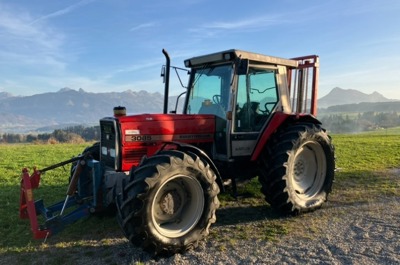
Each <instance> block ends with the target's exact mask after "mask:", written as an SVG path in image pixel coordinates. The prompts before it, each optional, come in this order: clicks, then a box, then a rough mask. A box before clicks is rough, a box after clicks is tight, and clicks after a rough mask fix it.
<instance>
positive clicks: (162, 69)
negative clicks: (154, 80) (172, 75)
mask: <svg viewBox="0 0 400 265" xmlns="http://www.w3.org/2000/svg"><path fill="white" fill-rule="evenodd" d="M160 76H161V77H162V78H163V83H164V84H165V65H163V66H162V67H161V75H160Z"/></svg>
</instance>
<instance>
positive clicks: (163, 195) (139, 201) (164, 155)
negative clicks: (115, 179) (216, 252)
mask: <svg viewBox="0 0 400 265" xmlns="http://www.w3.org/2000/svg"><path fill="white" fill-rule="evenodd" d="M215 180H216V176H215V173H214V172H213V171H212V170H211V169H210V167H209V165H207V164H205V163H204V162H203V161H202V160H201V159H200V158H199V157H198V156H196V155H195V154H192V153H184V152H180V151H162V152H159V153H158V154H157V155H155V156H153V157H150V158H148V159H145V160H144V161H143V162H142V164H141V165H140V166H139V167H138V168H137V169H136V170H135V171H134V174H133V177H131V180H130V182H129V183H127V184H126V187H125V188H124V191H123V194H122V195H121V197H120V199H119V200H118V202H117V204H118V215H119V216H118V219H119V223H120V226H121V228H122V230H123V231H124V233H125V235H126V237H127V238H128V239H129V241H130V242H131V243H132V244H134V245H136V246H139V247H142V248H144V249H145V250H146V251H148V252H151V253H154V254H173V253H177V252H184V251H186V250H188V249H191V248H194V247H196V246H197V245H198V242H199V240H201V239H203V238H204V237H205V236H207V235H208V233H209V227H210V225H211V224H212V223H214V222H215V221H216V216H215V212H216V210H217V208H218V207H219V200H218V197H217V195H218V193H219V187H218V185H217V183H216V181H215Z"/></svg>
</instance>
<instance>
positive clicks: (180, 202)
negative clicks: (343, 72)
mask: <svg viewBox="0 0 400 265" xmlns="http://www.w3.org/2000/svg"><path fill="white" fill-rule="evenodd" d="M163 53H164V55H165V56H166V60H167V62H166V66H165V68H164V71H163V73H164V77H165V81H166V82H165V95H164V97H165V102H164V113H163V114H140V115H126V114H125V109H124V108H123V107H120V108H115V110H114V111H115V112H114V116H113V117H107V118H103V119H101V120H100V128H101V141H100V143H97V144H95V145H93V146H91V147H89V148H87V149H86V150H84V152H83V153H82V155H79V156H77V157H76V158H73V159H70V160H68V161H65V162H61V163H59V164H57V165H53V166H50V167H48V168H45V169H42V170H34V172H33V174H32V175H29V173H28V170H27V169H24V171H23V174H22V178H23V179H22V184H21V206H20V216H21V218H29V219H30V221H31V227H32V231H33V233H34V236H35V238H42V237H46V236H48V235H51V234H54V233H56V232H57V231H59V230H60V229H61V228H63V227H64V225H65V224H67V223H70V222H74V221H75V220H77V219H79V218H81V217H83V216H86V215H88V214H91V213H95V212H98V211H101V210H104V209H107V208H110V206H113V205H114V206H115V205H116V209H117V218H118V221H119V224H120V226H121V228H122V230H123V232H124V234H125V235H126V237H127V238H128V239H129V241H130V242H131V243H133V244H134V245H137V246H140V247H142V248H144V249H145V250H147V251H149V252H154V253H168V254H171V253H177V252H183V251H185V250H188V249H190V248H193V247H196V246H197V244H198V242H199V240H201V239H203V238H204V237H205V236H207V235H208V233H209V227H210V225H211V224H212V223H214V222H215V221H216V211H217V209H218V207H219V200H218V194H219V193H220V191H222V190H224V184H223V183H225V182H226V181H227V180H231V183H232V185H233V190H234V192H236V181H239V180H243V179H250V178H253V177H257V176H258V179H259V181H260V183H261V191H262V193H263V194H264V195H265V200H266V201H267V202H268V203H269V204H270V205H271V206H272V207H273V208H274V209H276V210H278V211H279V212H281V213H283V214H297V213H301V212H307V211H312V210H314V209H317V208H319V207H321V205H322V204H323V203H324V202H325V201H326V200H327V197H328V194H329V193H330V191H331V187H332V182H333V178H334V169H335V156H334V147H333V145H332V143H331V138H330V137H329V136H328V134H327V133H326V131H325V130H324V129H323V128H322V127H321V123H320V122H319V121H318V120H317V119H316V112H317V86H318V69H319V58H318V56H305V57H299V58H293V59H283V58H278V57H272V56H266V55H262V54H256V53H250V52H245V51H240V50H227V51H223V52H218V53H214V54H209V55H204V56H199V57H194V58H191V59H188V60H185V66H186V67H187V68H190V78H189V84H188V87H187V91H186V96H185V102H184V108H183V113H182V114H176V110H174V111H171V113H167V112H168V110H167V106H168V94H169V93H168V90H169V72H170V68H171V66H170V59H169V56H168V53H167V52H165V51H164V50H163ZM178 101H179V97H178ZM177 105H178V104H177ZM67 163H72V170H71V177H70V185H69V189H68V195H67V198H66V199H65V200H64V201H62V202H60V203H58V204H56V205H53V206H50V207H45V206H44V203H43V201H41V200H39V201H36V202H34V201H33V195H32V189H34V188H37V187H38V186H39V182H40V176H41V174H42V173H43V172H45V171H47V170H50V169H53V168H55V167H58V166H62V165H65V164H67ZM72 207H74V208H73V210H70V211H69V213H68V214H65V209H67V208H72ZM39 214H42V215H43V216H44V217H45V223H44V224H42V225H38V223H37V217H36V216H37V215H39Z"/></svg>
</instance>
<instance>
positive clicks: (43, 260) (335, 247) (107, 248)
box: [0, 196, 400, 265]
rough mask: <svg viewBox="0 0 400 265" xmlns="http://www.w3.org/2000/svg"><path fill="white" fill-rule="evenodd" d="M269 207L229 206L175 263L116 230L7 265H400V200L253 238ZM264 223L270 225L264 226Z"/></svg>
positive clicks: (303, 218)
mask: <svg viewBox="0 0 400 265" xmlns="http://www.w3.org/2000/svg"><path fill="white" fill-rule="evenodd" d="M239 203H240V202H239ZM239 206H240V205H239ZM268 209H269V208H267V207H260V206H256V207H251V206H250V207H249V206H247V207H238V208H235V207H233V208H231V209H230V208H228V209H227V208H221V209H219V210H218V211H217V223H216V224H214V225H213V226H212V227H211V231H212V232H211V234H210V236H208V237H207V238H206V240H204V241H202V242H201V243H200V245H199V247H198V248H196V249H195V250H192V251H189V252H187V253H185V254H176V255H174V256H171V257H167V258H166V257H164V258H156V259H155V258H154V257H151V256H149V255H148V254H147V253H146V252H143V251H142V250H141V249H139V248H135V247H133V246H132V245H131V244H129V242H128V241H127V240H126V239H125V238H124V237H123V236H122V234H121V232H116V233H115V235H111V236H110V238H107V239H100V240H96V239H93V240H87V245H86V244H83V245H80V246H78V247H77V246H74V245H73V242H72V243H71V245H65V246H63V247H59V246H58V247H57V246H55V245H50V246H48V247H45V248H42V249H37V250H35V251H31V252H25V253H3V254H1V253H0V264H15V258H16V255H17V256H18V263H20V264H85V265H88V264H98V265H102V264H107V265H109V264H180V265H185V264H191V265H192V264H217V265H219V264H221V265H222V264H232V265H235V264H246V265H248V264H346V265H347V264H400V225H399V220H400V198H399V197H394V196H390V197H380V198H378V199H374V201H371V202H368V201H366V202H357V203H343V201H334V200H333V201H330V202H328V203H326V204H325V205H324V206H323V207H322V208H321V209H319V210H317V211H315V212H312V213H308V214H303V215H300V216H297V217H291V218H281V219H279V218H278V217H272V218H275V220H273V222H271V224H272V225H276V224H277V223H278V224H279V222H281V221H282V222H285V224H284V225H283V227H286V226H288V222H289V226H290V231H288V233H283V234H282V235H278V236H276V237H275V239H274V240H268V239H266V240H264V239H260V238H262V237H260V236H258V237H257V236H254V235H252V230H254V231H256V232H257V233H260V232H262V229H267V228H268V225H269V222H270V221H268V220H267V219H268V218H271V214H270V213H268V214H262V213H263V212H265V211H266V210H267V211H268ZM292 220H293V221H292ZM260 223H263V224H264V225H265V224H266V226H261V228H260ZM252 228H254V229H252ZM243 229H246V232H247V233H244V234H250V237H249V238H243V239H241V238H240V239H238V236H237V235H236V234H238V233H243ZM232 235H235V236H232ZM231 237H233V240H230V238H231Z"/></svg>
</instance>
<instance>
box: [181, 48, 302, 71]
mask: <svg viewBox="0 0 400 265" xmlns="http://www.w3.org/2000/svg"><path fill="white" fill-rule="evenodd" d="M236 58H240V59H248V60H249V61H251V62H258V63H266V64H274V65H284V66H289V67H294V68H296V67H297V66H298V64H299V62H298V61H297V60H291V59H284V58H279V57H275V56H269V55H263V54H259V53H254V52H246V51H241V50H235V49H231V50H226V51H222V52H217V53H212V54H207V55H203V56H197V57H193V58H190V59H187V60H185V66H186V67H196V66H200V65H203V64H206V63H220V62H225V61H226V62H228V61H233V60H235V59H236Z"/></svg>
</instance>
